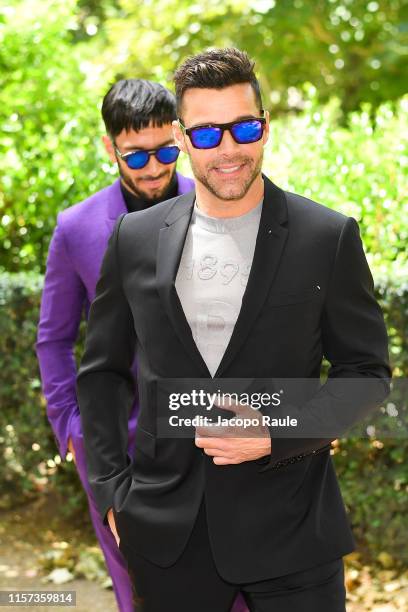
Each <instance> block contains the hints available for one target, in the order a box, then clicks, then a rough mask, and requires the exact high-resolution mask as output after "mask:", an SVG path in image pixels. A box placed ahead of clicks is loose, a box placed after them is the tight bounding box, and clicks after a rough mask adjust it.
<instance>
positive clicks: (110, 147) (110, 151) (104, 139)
mask: <svg viewBox="0 0 408 612" xmlns="http://www.w3.org/2000/svg"><path fill="white" fill-rule="evenodd" d="M102 142H103V144H104V146H105V149H106V152H107V154H108V155H109V159H110V160H111V162H112V163H113V164H116V163H117V161H118V160H117V159H116V155H115V149H114V148H113V144H112V141H111V139H110V138H109V136H107V135H106V134H105V135H104V136H102Z"/></svg>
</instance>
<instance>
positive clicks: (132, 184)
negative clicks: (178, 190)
mask: <svg viewBox="0 0 408 612" xmlns="http://www.w3.org/2000/svg"><path fill="white" fill-rule="evenodd" d="M118 168H119V174H120V177H121V179H122V181H123V183H124V184H125V185H126V186H127V187H128V188H129V189H130V190H131V191H132V193H134V195H135V196H136V197H138V198H141V199H142V200H144V201H145V202H147V203H151V204H153V203H156V202H157V201H161V200H164V199H165V196H166V193H167V191H168V190H169V187H170V184H171V182H172V179H173V177H174V174H175V172H176V168H175V167H174V168H173V172H170V175H169V180H168V182H167V184H166V187H165V188H164V189H161V190H160V189H155V190H153V191H150V192H146V191H143V190H142V189H140V188H139V187H138V182H137V181H135V180H133V179H132V178H131V177H130V176H129V175H128V174H127V173H126V172H124V171H123V169H122V168H121V167H120V165H119V164H118ZM163 174H164V173H163ZM166 174H167V170H166Z"/></svg>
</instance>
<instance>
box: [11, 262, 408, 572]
mask: <svg viewBox="0 0 408 612" xmlns="http://www.w3.org/2000/svg"><path fill="white" fill-rule="evenodd" d="M375 277H376V281H377V293H378V298H379V299H380V301H381V304H382V306H383V309H384V313H385V317H386V322H387V327H388V330H389V332H390V342H391V346H390V348H391V356H392V365H393V368H394V373H396V374H397V375H399V376H402V375H404V376H406V375H407V372H408V353H407V352H406V350H405V351H404V350H403V346H404V345H403V343H404V333H405V331H406V329H407V328H408V283H407V281H406V280H404V278H403V276H402V274H398V273H397V272H395V273H394V274H393V276H392V278H391V279H387V278H386V277H384V276H383V277H381V274H379V275H378V276H377V275H375ZM42 282H43V278H42V277H41V276H38V275H35V274H34V273H18V274H2V275H0V305H1V309H0V343H1V346H0V352H1V354H2V355H3V363H2V368H1V370H0V404H1V406H2V410H1V413H0V454H1V455H2V456H3V458H4V459H3V463H2V465H3V469H2V470H1V474H0V499H1V505H2V507H11V506H13V507H15V505H16V504H18V503H22V502H24V501H25V500H29V499H32V498H34V497H36V496H37V495H39V494H40V493H41V492H43V491H47V490H48V491H49V490H50V489H59V490H60V491H61V490H62V492H63V494H64V499H66V500H67V504H66V506H65V508H64V512H65V513H67V514H70V513H72V512H73V511H77V510H78V508H80V509H81V510H86V500H85V498H84V495H83V493H82V490H81V488H80V486H79V484H78V479H77V476H76V473H75V467H74V465H73V464H72V463H71V464H70V463H66V462H61V461H60V457H59V455H58V454H57V449H56V446H55V442H54V437H53V435H52V433H51V429H50V426H49V424H48V421H47V417H46V411H45V403H44V399H43V397H42V394H41V383H40V379H39V370H38V364H37V360H36V356H35V352H34V343H35V338H36V326H37V322H38V309H39V303H40V293H41V288H42ZM84 330H85V321H83V322H82V325H81V339H80V342H79V344H78V346H77V357H78V356H79V353H80V351H81V343H82V342H83V337H84ZM407 452H408V441H407V440H405V439H403V440H401V439H399V440H389V439H388V440H384V441H381V440H374V441H369V440H361V439H359V440H345V439H344V440H340V441H339V445H338V446H337V447H336V453H335V456H334V458H335V464H336V468H337V471H338V474H339V476H340V481H341V485H342V491H343V495H344V499H345V503H346V505H347V507H348V509H349V511H350V515H351V518H352V522H353V525H354V529H355V533H356V535H357V537H358V539H359V541H360V542H361V545H362V546H363V547H364V550H365V551H366V556H367V558H368V559H369V560H371V561H372V560H374V559H375V558H377V556H378V554H380V553H381V552H383V551H384V549H385V550H386V551H387V552H388V553H389V554H390V555H391V556H392V557H393V558H394V559H395V562H396V563H401V564H402V563H403V562H404V561H405V560H406V555H407V552H406V551H407V549H406V546H404V542H405V535H406V518H405V517H406V507H405V506H406V497H407V486H408V475H407V468H406V465H405V464H404V461H403V460H404V457H406V456H407Z"/></svg>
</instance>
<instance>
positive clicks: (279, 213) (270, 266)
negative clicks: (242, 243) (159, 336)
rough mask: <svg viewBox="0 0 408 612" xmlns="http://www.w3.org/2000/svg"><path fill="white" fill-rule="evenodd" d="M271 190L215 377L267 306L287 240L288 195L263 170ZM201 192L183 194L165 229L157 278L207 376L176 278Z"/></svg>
mask: <svg viewBox="0 0 408 612" xmlns="http://www.w3.org/2000/svg"><path fill="white" fill-rule="evenodd" d="M263 178H264V184H265V191H264V202H263V206H262V213H261V218H260V223H259V231H258V235H257V239H256V244H255V252H254V258H253V261H252V266H251V270H250V273H249V277H248V283H247V286H246V289H245V292H244V295H243V298H242V305H241V309H240V312H239V315H238V318H237V321H236V323H235V327H234V331H233V333H232V336H231V339H230V341H229V344H228V346H227V348H226V350H225V353H224V355H223V358H222V360H221V363H220V364H219V366H218V369H217V371H216V373H215V375H214V378H216V377H220V376H222V374H223V372H224V371H225V370H226V369H227V367H228V366H229V364H230V363H231V361H232V360H233V359H234V357H235V355H236V353H237V351H238V350H239V348H240V347H241V346H242V344H243V342H244V340H245V338H246V337H247V335H248V333H249V331H250V329H251V326H252V325H253V323H254V322H255V319H256V317H257V315H258V313H259V311H260V309H261V308H262V305H263V303H264V301H265V299H266V296H267V294H268V291H269V289H270V287H271V285H272V282H273V279H274V277H275V275H276V272H277V270H278V267H279V262H280V258H281V256H282V252H283V248H284V245H285V242H286V239H287V234H288V230H287V228H286V227H285V225H286V222H287V205H286V198H285V194H284V192H283V191H282V189H279V187H277V186H276V185H274V183H272V182H271V181H270V180H269V179H268V178H267V177H266V176H264V175H263ZM194 199H195V191H191V192H189V193H187V194H185V195H183V196H180V197H179V198H177V200H176V202H175V203H174V205H173V206H172V208H171V210H170V212H169V214H168V215H167V217H166V220H165V223H166V225H165V227H163V228H162V229H161V230H160V234H159V242H158V248H157V267H156V283H157V289H158V292H159V294H160V297H161V299H162V301H163V305H164V307H165V309H166V312H167V314H168V315H169V317H170V320H171V322H172V324H173V326H174V329H175V331H176V333H177V335H178V336H179V338H180V340H181V342H182V343H183V345H184V347H185V348H186V350H187V352H188V353H189V354H190V356H191V358H192V359H193V360H194V361H195V363H196V364H197V366H198V367H199V369H200V371H201V375H202V376H203V377H206V378H207V377H210V378H211V374H210V372H209V370H208V368H207V366H206V364H205V361H204V360H203V358H202V356H201V353H200V351H199V350H198V348H197V345H196V343H195V341H194V338H193V335H192V332H191V328H190V326H189V324H188V321H187V319H186V317H185V314H184V311H183V307H182V305H181V302H180V299H179V297H178V294H177V291H176V287H175V279H176V275H177V270H178V266H179V263H180V259H181V255H182V252H183V247H184V242H185V239H186V234H187V230H188V226H189V223H190V219H191V215H192V211H193V204H194Z"/></svg>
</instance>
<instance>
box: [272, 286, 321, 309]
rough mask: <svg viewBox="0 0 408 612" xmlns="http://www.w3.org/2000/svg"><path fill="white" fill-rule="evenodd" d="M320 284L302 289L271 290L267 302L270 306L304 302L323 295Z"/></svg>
mask: <svg viewBox="0 0 408 612" xmlns="http://www.w3.org/2000/svg"><path fill="white" fill-rule="evenodd" d="M321 295H322V291H321V287H320V285H315V286H314V287H309V288H306V289H302V290H294V291H285V292H282V293H276V292H271V293H270V294H269V295H268V298H267V301H266V304H267V305H268V306H272V307H273V306H287V305H289V304H302V303H304V302H309V301H310V300H314V299H317V298H319V297H321Z"/></svg>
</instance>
